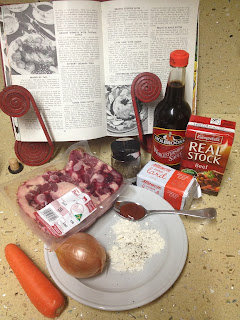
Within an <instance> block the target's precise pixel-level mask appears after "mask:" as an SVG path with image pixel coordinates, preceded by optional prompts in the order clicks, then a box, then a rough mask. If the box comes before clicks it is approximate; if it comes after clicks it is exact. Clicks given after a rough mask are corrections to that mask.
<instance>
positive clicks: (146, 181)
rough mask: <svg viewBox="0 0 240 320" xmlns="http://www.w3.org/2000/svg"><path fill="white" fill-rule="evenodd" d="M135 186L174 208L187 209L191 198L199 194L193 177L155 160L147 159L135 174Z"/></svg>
mask: <svg viewBox="0 0 240 320" xmlns="http://www.w3.org/2000/svg"><path fill="white" fill-rule="evenodd" d="M137 186H138V187H141V188H144V189H147V190H150V191H152V192H154V193H156V194H157V195H159V196H160V197H162V198H163V199H165V200H166V201H168V202H169V203H170V204H171V205H172V206H173V208H175V209H178V210H179V209H189V207H190V205H191V202H192V200H193V198H199V197H200V196H201V189H200V187H199V185H198V183H197V181H196V179H195V178H194V177H192V176H191V175H189V174H186V173H184V172H181V171H178V170H175V169H173V168H170V167H168V166H165V165H163V164H161V163H158V162H155V161H149V162H148V163H147V164H146V165H145V166H144V167H143V168H142V170H141V171H140V172H139V174H138V175H137Z"/></svg>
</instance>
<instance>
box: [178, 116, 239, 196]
mask: <svg viewBox="0 0 240 320" xmlns="http://www.w3.org/2000/svg"><path fill="white" fill-rule="evenodd" d="M235 127H236V122H233V121H227V120H222V119H217V118H207V117H200V116H195V115H192V116H191V117H190V120H189V123H188V126H187V130H186V135H185V143H184V148H183V156H182V161H181V167H180V170H181V171H182V172H185V173H188V174H191V175H192V176H194V177H195V178H196V179H197V181H198V183H199V185H200V187H201V190H202V192H203V193H208V194H211V195H218V192H219V189H220V185H221V182H222V178H223V174H224V171H225V169H226V165H227V162H228V158H229V155H230V151H231V147H232V144H233V140H234V134H235Z"/></svg>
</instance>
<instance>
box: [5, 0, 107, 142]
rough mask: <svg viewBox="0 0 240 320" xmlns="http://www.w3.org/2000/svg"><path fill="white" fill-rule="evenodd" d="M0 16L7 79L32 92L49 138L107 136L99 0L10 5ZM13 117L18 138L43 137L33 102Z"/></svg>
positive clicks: (65, 138) (42, 138)
mask: <svg viewBox="0 0 240 320" xmlns="http://www.w3.org/2000/svg"><path fill="white" fill-rule="evenodd" d="M2 17H3V30H2V38H3V37H4V40H5V41H4V40H3V39H2V42H4V44H5V48H4V46H3V47H2V49H3V50H2V55H3V63H4V69H5V81H6V85H10V84H13V85H20V86H23V87H25V88H26V89H28V90H29V91H30V92H31V94H32V95H33V97H34V99H35V102H36V104H37V106H38V109H39V110H40V113H41V116H42V118H43V120H44V122H45V124H46V127H47V129H48V131H49V133H50V136H51V138H52V139H53V141H77V140H80V139H94V138H99V137H101V136H106V109H105V103H104V101H105V95H104V76H103V57H102V31H101V29H102V26H101V3H99V2H95V1H55V2H53V3H51V2H39V3H31V4H19V5H10V6H3V7H2ZM12 122H13V128H14V131H15V136H16V139H17V140H20V141H45V140H46V139H45V136H44V133H43V132H42V129H41V126H40V124H39V122H38V120H37V117H36V114H35V112H34V110H33V109H32V108H31V109H30V110H29V111H28V113H27V114H26V115H24V116H23V117H20V118H13V119H12Z"/></svg>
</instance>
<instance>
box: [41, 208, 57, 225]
mask: <svg viewBox="0 0 240 320" xmlns="http://www.w3.org/2000/svg"><path fill="white" fill-rule="evenodd" d="M41 214H42V215H43V216H44V218H45V220H47V222H53V221H55V220H57V219H58V218H59V217H58V215H57V214H56V213H55V212H54V211H53V210H52V209H51V208H43V209H42V210H41Z"/></svg>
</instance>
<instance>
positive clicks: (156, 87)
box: [131, 72, 162, 153]
mask: <svg viewBox="0 0 240 320" xmlns="http://www.w3.org/2000/svg"><path fill="white" fill-rule="evenodd" d="M161 90H162V83H161V81H160V79H159V78H158V77H157V76H156V75H155V74H153V73H150V72H143V73H140V74H139V75H137V76H136V78H135V79H134V80H133V83H132V86H131V96H132V102H133V108H134V112H135V117H136V121H137V128H138V134H139V140H140V143H141V146H142V148H143V149H145V150H146V151H147V152H149V153H151V149H152V134H148V135H143V129H142V123H141V119H140V112H139V110H138V104H137V99H139V100H140V101H142V102H146V103H147V102H152V101H154V100H156V99H157V98H158V97H159V95H160V93H161Z"/></svg>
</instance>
